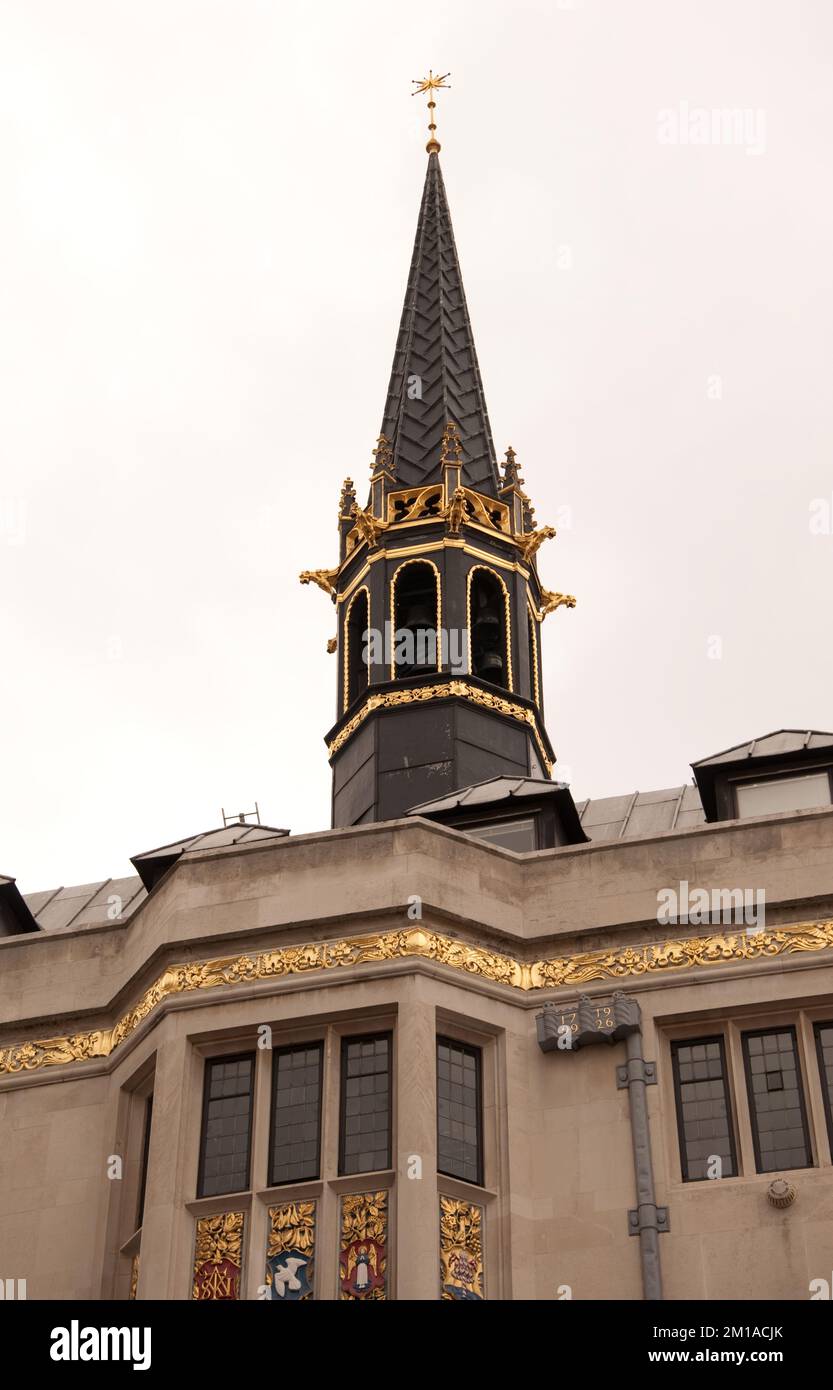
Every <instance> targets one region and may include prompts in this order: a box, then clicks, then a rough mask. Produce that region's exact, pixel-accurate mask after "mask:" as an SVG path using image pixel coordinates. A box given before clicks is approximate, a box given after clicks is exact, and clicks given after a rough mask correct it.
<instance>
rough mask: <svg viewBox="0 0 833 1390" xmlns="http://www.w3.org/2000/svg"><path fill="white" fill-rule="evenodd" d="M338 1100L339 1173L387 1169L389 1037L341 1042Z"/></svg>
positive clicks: (381, 1036) (389, 1145)
mask: <svg viewBox="0 0 833 1390" xmlns="http://www.w3.org/2000/svg"><path fill="white" fill-rule="evenodd" d="M340 1099H341V1106H340V1126H339V1159H338V1171H339V1173H343V1174H345V1173H374V1172H379V1171H382V1170H383V1169H386V1168H390V1156H391V1035H390V1033H379V1034H375V1035H374V1036H373V1037H363V1038H344V1039H342V1045H341V1098H340Z"/></svg>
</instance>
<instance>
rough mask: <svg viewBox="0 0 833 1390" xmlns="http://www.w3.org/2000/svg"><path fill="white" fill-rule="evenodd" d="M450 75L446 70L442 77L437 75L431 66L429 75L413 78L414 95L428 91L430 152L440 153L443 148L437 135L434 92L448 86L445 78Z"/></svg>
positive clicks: (412, 94)
mask: <svg viewBox="0 0 833 1390" xmlns="http://www.w3.org/2000/svg"><path fill="white" fill-rule="evenodd" d="M450 76H451V73H450V72H444V73H443V75H442V77H435V76H434V74H433V72H432V71H431V69H430V68H429V69H428V76H427V77H423V78H417V77H415V78H414V79H413V85H414V89H415V90H414V91H413V92H411V96H412V97H418V96H419V94H420V92H427V93H428V116H429V121H428V129H429V130H430V132H431V135H430V138H429V140H428V144H427V145H426V146H425V148H426V150H427V151H428V153H429V154H439V152H440V149H441V146H440V142H439V140H438V139H437V138H436V135H435V131H436V129H437V127H436V124H435V121H434V108H435V107H436V105H437V103H436V102H435V100H434V93H435V92H436V91H437V90H438V89H439V88H440V87H446V85H447V84H446V80H445V79H446V78H447V77H450Z"/></svg>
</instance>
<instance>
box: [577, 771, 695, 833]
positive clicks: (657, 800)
mask: <svg viewBox="0 0 833 1390" xmlns="http://www.w3.org/2000/svg"><path fill="white" fill-rule="evenodd" d="M576 809H577V811H578V816H579V820H580V821H581V828H582V830H583V831H584V832H585V834H587V835H589V837H590V839H591V840H627V839H629V838H632V837H634V836H636V835H661V834H662V833H663V832H664V831H666V830H688V829H690V828H691V827H692V826H694V825H704V824H705V821H706V816H705V812H704V811H703V806H702V803H701V801H700V793H699V792H698V790H697V788H696V787H695V786H694V785H693V784H692V785H690V786H686V785H683V786H682V787H668V788H666V789H665V790H663V791H656V792H630V793H629V794H628V795H627V796H600V797H593V798H590V799H589V800H587V801H578V802H576Z"/></svg>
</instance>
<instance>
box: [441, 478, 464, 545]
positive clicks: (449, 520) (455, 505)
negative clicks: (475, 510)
mask: <svg viewBox="0 0 833 1390" xmlns="http://www.w3.org/2000/svg"><path fill="white" fill-rule="evenodd" d="M465 519H466V491H465V488H462V487H456V488H455V489H454V491H453V492H452V494H451V501H450V502H449V504H448V506H447V507H446V509H445V520H446V525H447V527H448V529H449V531H450V532H451V534H452V536H459V534H460V527H461V526H462V524H463V522H464V521H465Z"/></svg>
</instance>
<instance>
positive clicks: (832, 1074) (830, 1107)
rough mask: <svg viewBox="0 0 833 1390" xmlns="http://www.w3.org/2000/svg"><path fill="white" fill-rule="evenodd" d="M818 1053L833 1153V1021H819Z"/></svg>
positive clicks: (816, 1032) (817, 1032) (816, 1031)
mask: <svg viewBox="0 0 833 1390" xmlns="http://www.w3.org/2000/svg"><path fill="white" fill-rule="evenodd" d="M814 1031H815V1035H816V1055H817V1057H818V1059H819V1073H820V1075H821V1090H822V1095H823V1096H824V1113H825V1117H826V1119H827V1135H828V1139H829V1141H830V1151H831V1154H833V1023H817V1024H816V1025H815V1028H814Z"/></svg>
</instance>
